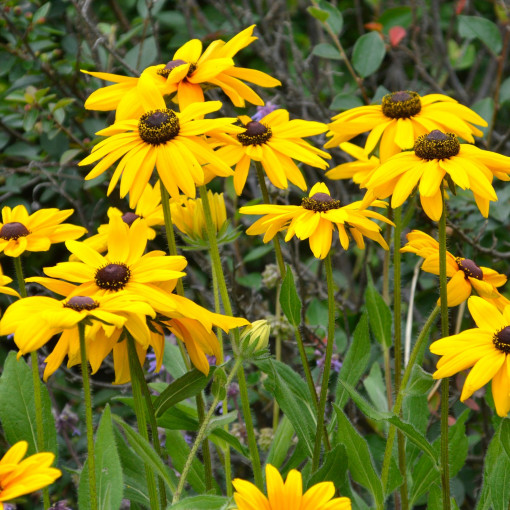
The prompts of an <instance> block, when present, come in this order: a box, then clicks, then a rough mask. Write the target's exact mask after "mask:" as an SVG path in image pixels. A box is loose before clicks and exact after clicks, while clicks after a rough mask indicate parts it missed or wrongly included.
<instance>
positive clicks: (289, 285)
mask: <svg viewBox="0 0 510 510" xmlns="http://www.w3.org/2000/svg"><path fill="white" fill-rule="evenodd" d="M280 305H281V307H282V310H283V313H284V314H285V317H287V319H288V321H289V322H290V323H291V324H292V325H293V326H296V327H297V326H299V324H300V322H301V300H300V299H299V296H298V293H297V291H296V284H295V283H294V275H293V274H292V269H291V268H290V266H287V269H286V271H285V277H284V279H283V282H282V287H281V289H280Z"/></svg>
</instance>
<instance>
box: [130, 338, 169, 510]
mask: <svg viewBox="0 0 510 510" xmlns="http://www.w3.org/2000/svg"><path fill="white" fill-rule="evenodd" d="M126 342H127V346H128V359H129V371H130V374H131V388H132V390H133V404H134V407H135V414H136V422H137V424H138V432H139V433H140V435H141V436H142V437H143V438H144V439H145V440H146V441H147V442H149V432H148V431H147V420H146V417H145V409H144V403H143V396H142V387H141V384H140V380H139V378H138V375H137V365H138V366H140V363H139V360H138V354H137V352H136V347H135V340H134V339H133V337H132V336H131V335H127V338H126ZM156 433H157V432H156ZM145 475H146V477H147V488H148V490H149V500H150V507H151V509H159V510H161V506H160V501H159V500H158V491H157V489H156V477H155V476H154V471H153V469H152V468H151V467H150V466H149V465H148V464H145Z"/></svg>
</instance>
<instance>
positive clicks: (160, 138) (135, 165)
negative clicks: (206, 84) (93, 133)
mask: <svg viewBox="0 0 510 510" xmlns="http://www.w3.org/2000/svg"><path fill="white" fill-rule="evenodd" d="M144 105H145V113H144V114H143V115H142V116H140V117H139V118H137V119H130V120H124V121H117V122H116V123H115V124H113V125H112V126H110V127H107V128H106V129H103V130H101V131H98V132H97V134H98V135H103V136H107V137H108V138H106V139H105V140H103V141H102V142H99V143H98V144H97V145H95V146H94V148H93V149H92V153H91V154H90V155H89V156H87V157H86V158H85V159H83V160H82V161H81V162H80V163H79V165H89V164H91V163H95V162H97V161H99V163H97V164H96V166H95V167H94V168H93V169H92V170H91V171H90V172H89V173H88V174H87V176H86V177H85V179H86V180H88V179H93V178H94V177H97V176H98V175H101V174H102V173H103V172H105V171H106V170H107V169H108V168H110V167H111V166H112V165H113V164H114V163H115V162H116V161H118V160H120V161H119V163H118V164H117V168H116V169H115V172H114V173H113V176H112V178H111V181H110V185H109V186H108V194H110V193H111V192H112V191H113V189H114V188H115V186H116V185H117V182H118V181H119V179H120V196H121V197H125V196H126V195H127V194H128V193H129V206H130V207H131V208H132V209H134V208H135V206H136V204H137V203H138V200H139V199H140V197H141V195H142V193H143V192H144V190H145V188H146V186H147V184H148V182H149V180H150V178H151V176H152V172H153V171H154V167H156V170H157V172H158V176H159V178H160V180H161V183H162V184H163V186H165V188H166V189H167V191H168V193H169V194H170V195H171V196H172V197H177V196H179V190H182V192H183V193H184V194H185V195H187V196H190V197H195V195H196V186H197V185H201V184H204V179H205V177H204V171H203V169H202V164H205V163H209V171H212V173H213V174H214V175H219V176H222V177H227V176H229V175H233V172H232V169H231V168H230V167H229V166H228V164H225V162H224V161H223V160H222V159H221V158H220V157H218V155H217V153H216V152H215V151H213V149H212V148H211V147H210V146H209V145H208V144H207V142H206V141H205V140H204V139H203V137H201V135H203V134H204V133H206V132H208V131H210V130H213V129H215V130H219V131H222V130H229V131H232V130H233V131H234V132H236V131H239V129H240V128H237V127H235V126H232V122H234V121H235V120H236V119H235V118H225V117H222V118H219V119H203V116H204V115H205V114H207V113H211V112H214V111H217V110H219V109H220V108H221V103H220V102H219V101H209V102H206V103H198V104H197V103H195V104H192V105H190V106H188V107H186V108H183V109H182V110H181V112H180V113H178V112H175V111H173V110H170V109H169V108H167V107H166V104H165V101H164V100H163V97H162V96H161V95H160V94H159V93H158V91H157V90H155V91H151V90H149V91H148V92H147V94H146V96H145V98H144ZM193 119H196V120H193Z"/></svg>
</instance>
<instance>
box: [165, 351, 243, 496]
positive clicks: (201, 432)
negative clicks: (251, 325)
mask: <svg viewBox="0 0 510 510" xmlns="http://www.w3.org/2000/svg"><path fill="white" fill-rule="evenodd" d="M241 361H242V360H241V358H237V359H236V360H235V363H234V366H233V367H232V370H231V371H230V374H228V377H227V381H226V383H225V388H226V389H227V390H228V387H229V386H230V383H231V382H232V379H233V378H234V375H235V374H236V373H238V372H239V368H241V367H242V364H241ZM219 395H220V392H219V391H218V393H217V394H216V396H215V397H214V400H213V402H212V404H211V407H210V408H209V411H207V415H206V416H205V418H204V420H203V421H202V423H201V425H200V429H199V430H198V433H197V437H196V438H195V442H194V443H193V446H192V447H191V450H190V452H189V455H188V458H187V459H186V464H184V468H183V470H182V473H181V477H180V478H179V484H178V485H177V489H176V491H175V492H174V497H173V500H172V504H173V505H175V504H176V503H177V502H178V501H179V499H180V497H181V493H182V490H183V489H184V484H185V483H186V478H187V477H188V473H189V470H190V469H191V465H192V462H193V460H194V459H195V457H196V454H197V451H198V447H199V446H200V443H201V442H202V440H203V439H204V436H205V433H206V431H207V426H208V425H209V422H210V421H211V418H212V415H213V413H214V411H215V409H216V406H217V405H218V402H219V401H220V397H219Z"/></svg>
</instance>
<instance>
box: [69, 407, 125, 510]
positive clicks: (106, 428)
mask: <svg viewBox="0 0 510 510" xmlns="http://www.w3.org/2000/svg"><path fill="white" fill-rule="evenodd" d="M94 448H95V455H94V458H95V461H96V486H97V503H98V510H116V509H117V508H120V506H121V503H122V498H123V487H124V482H123V476H122V466H121V463H120V459H119V455H118V453H117V445H116V443H115V436H114V433H113V427H112V418H111V412H110V406H109V405H108V404H107V405H106V407H105V409H104V411H103V415H102V417H101V421H100V422H99V427H98V429H97V432H96V440H95V444H94ZM78 504H79V506H80V510H81V509H83V510H88V509H89V508H91V507H90V486H89V471H88V459H87V460H86V461H85V463H84V465H83V469H82V471H81V475H80V485H79V488H78Z"/></svg>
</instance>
